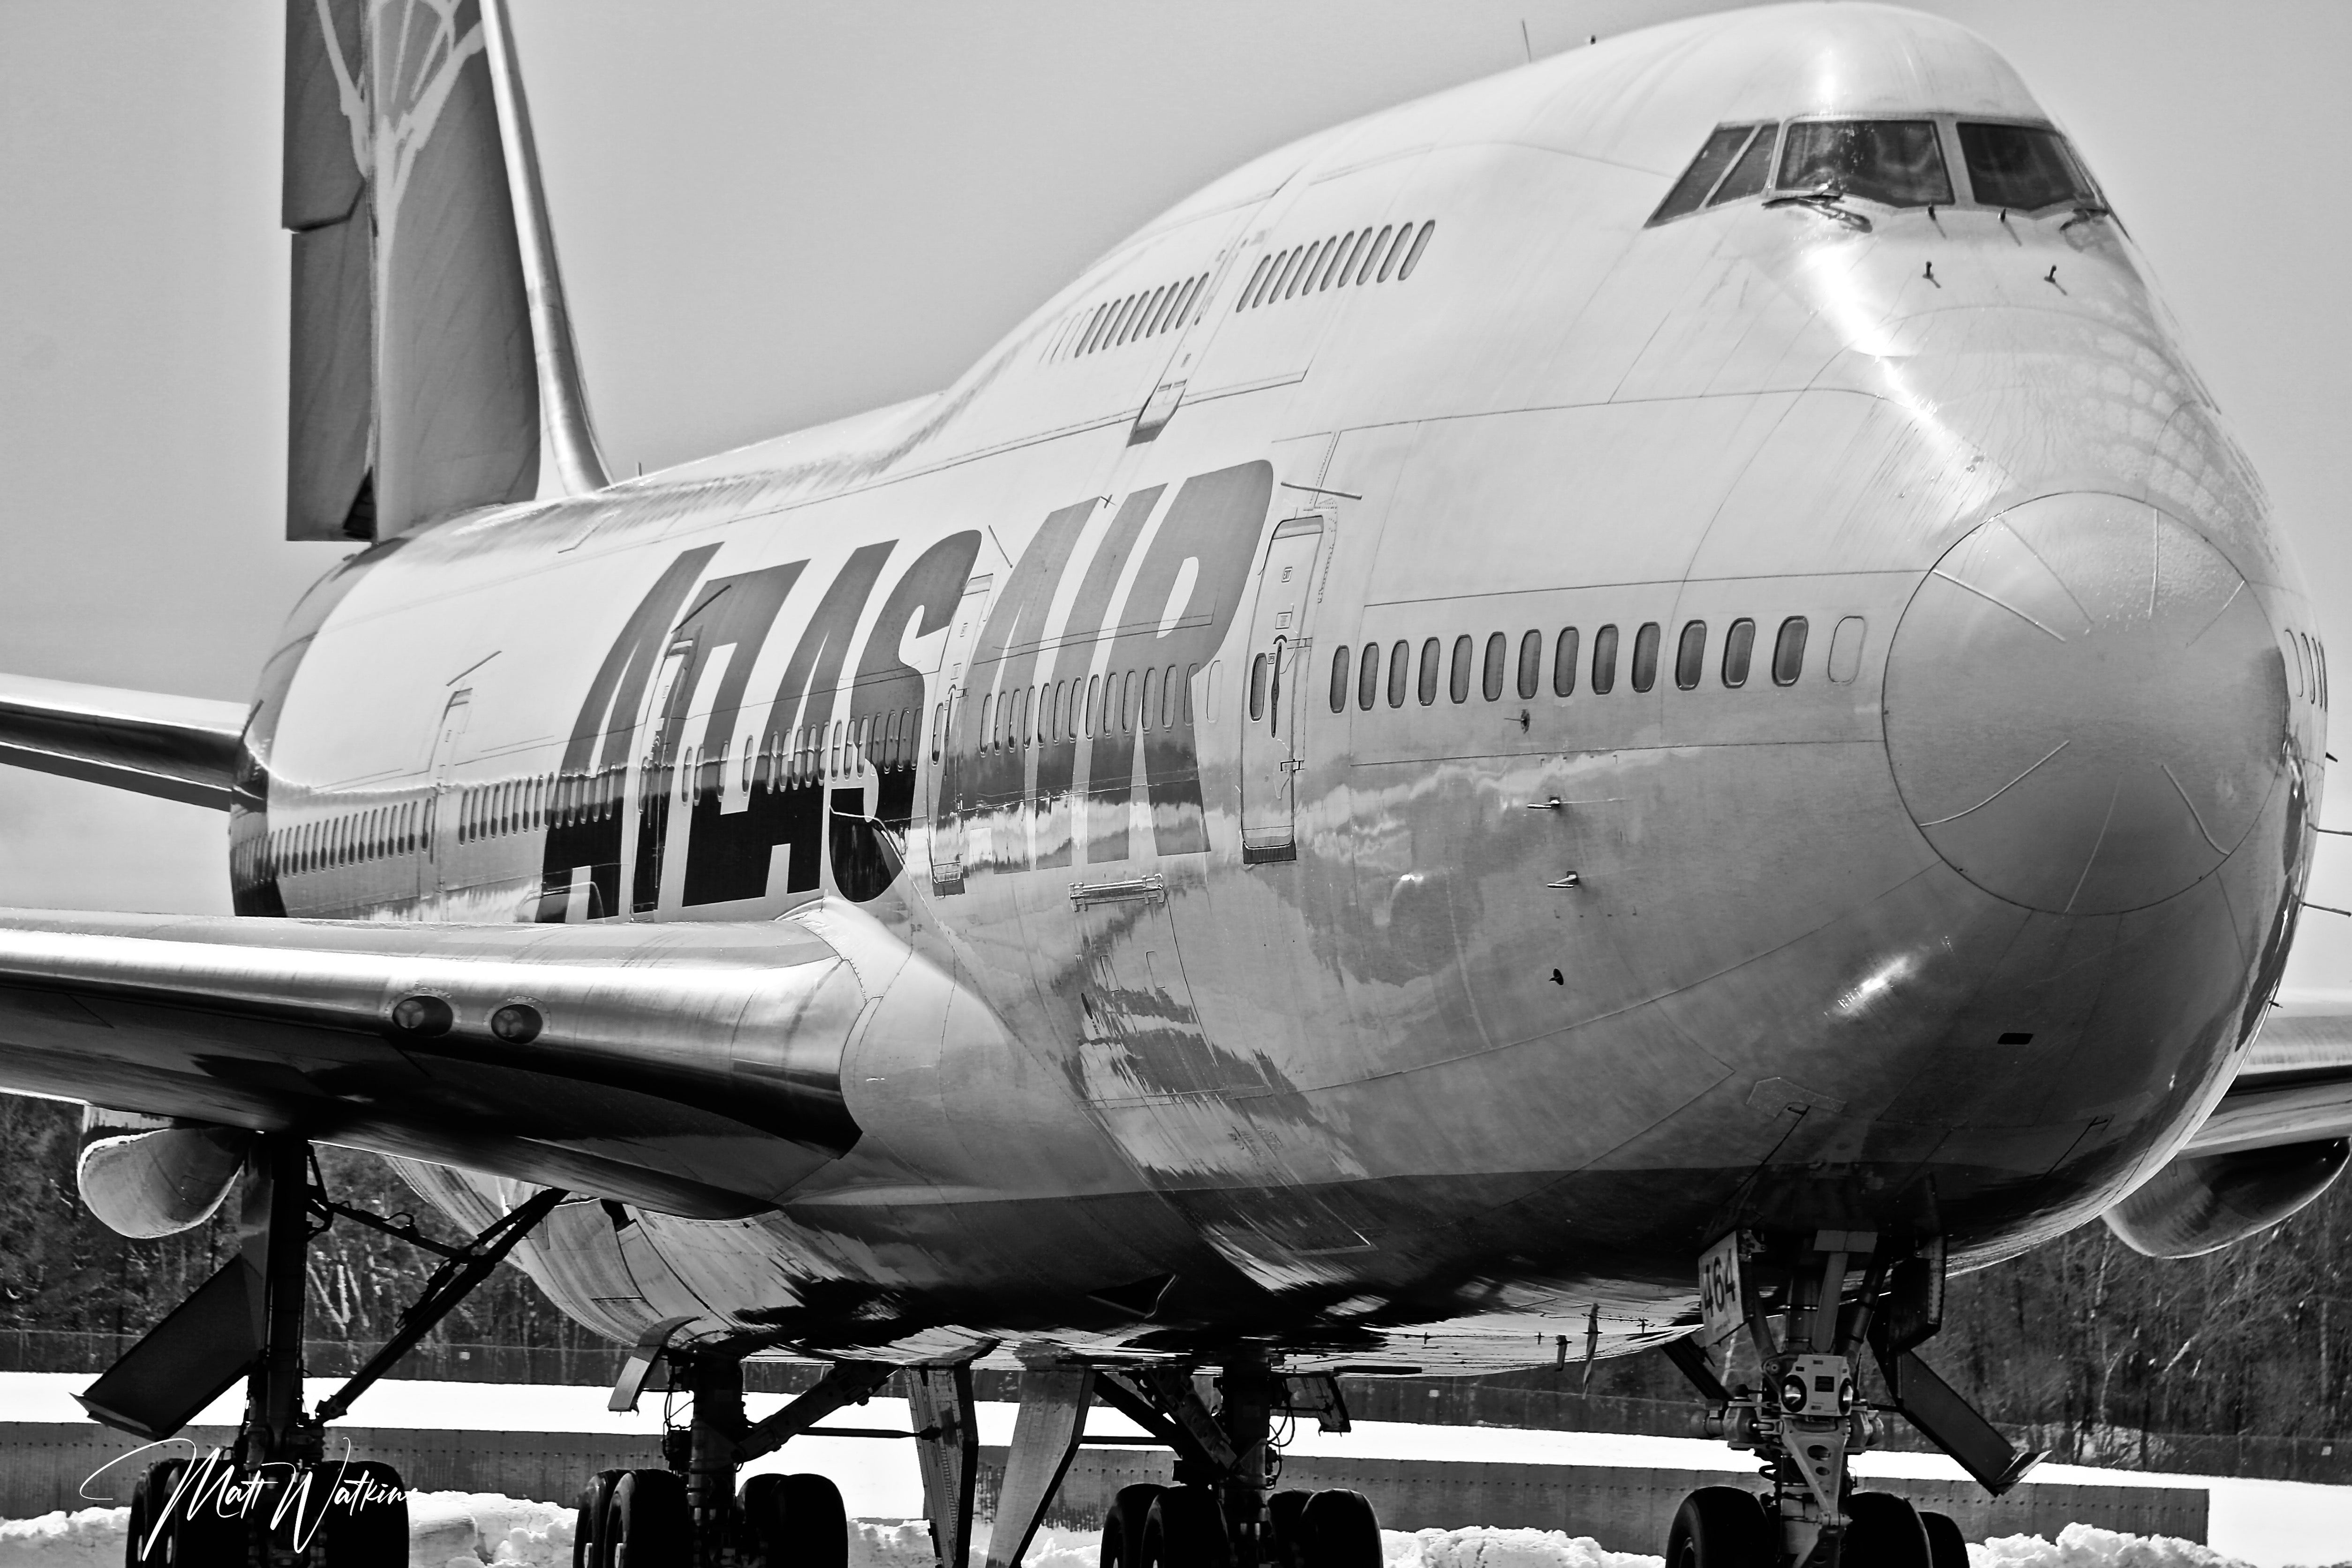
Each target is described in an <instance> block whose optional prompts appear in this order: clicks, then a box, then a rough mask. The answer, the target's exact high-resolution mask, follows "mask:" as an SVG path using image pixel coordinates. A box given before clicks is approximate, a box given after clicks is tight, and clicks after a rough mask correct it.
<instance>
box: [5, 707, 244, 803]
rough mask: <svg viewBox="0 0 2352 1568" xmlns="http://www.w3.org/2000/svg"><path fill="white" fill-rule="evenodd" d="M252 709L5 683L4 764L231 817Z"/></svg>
mask: <svg viewBox="0 0 2352 1568" xmlns="http://www.w3.org/2000/svg"><path fill="white" fill-rule="evenodd" d="M244 730H245V707H244V705H243V704H242V703H236V702H216V701H212V700H207V699H205V698H201V697H173V696H167V695H165V694H163V693H161V692H153V691H127V690H123V689H120V688H117V687H112V686H84V685H81V684H80V683H79V682H76V681H70V680H42V679H37V678H35V677H32V676H28V675H0V763H14V764H15V765H16V766H17V767H22V768H31V769H34V770H35V771H37V772H39V773H58V774H61V775H63V776H64V777H66V778H69V779H82V780H86V781H88V782H89V783H91V784H109V785H111V786H112V787H114V788H116V789H127V790H131V791H135V792H136V793H138V794H140V795H161V796H163V798H164V799H166V800H178V801H185V802H186V803H188V804H189V805H208V806H211V807H213V808H214V809H215V810H216V811H226V810H227V809H228V805H229V795H230V785H231V782H232V780H233V779H234V778H235V776H236V752H237V740H238V737H239V736H240V735H241V734H242V733H243V732H244Z"/></svg>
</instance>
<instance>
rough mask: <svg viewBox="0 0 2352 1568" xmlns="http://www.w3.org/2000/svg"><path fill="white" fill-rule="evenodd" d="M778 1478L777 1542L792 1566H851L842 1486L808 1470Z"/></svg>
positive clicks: (847, 1513) (846, 1567)
mask: <svg viewBox="0 0 2352 1568" xmlns="http://www.w3.org/2000/svg"><path fill="white" fill-rule="evenodd" d="M777 1479H778V1481H779V1482H780V1483H781V1484H780V1485H779V1486H778V1487H777V1488H776V1516H775V1517H776V1542H777V1544H778V1546H779V1547H780V1548H781V1549H782V1552H783V1554H784V1555H785V1556H787V1557H789V1558H790V1559H791V1562H792V1563H793V1568H849V1510H848V1509H847V1508H845V1506H843V1504H842V1500H841V1489H840V1488H839V1487H837V1486H835V1485H834V1484H833V1482H832V1481H830V1480H829V1479H826V1478H824V1476H820V1475H814V1474H811V1473H809V1472H807V1471H803V1472H802V1473H800V1474H798V1475H792V1476H780V1477H778V1478H777ZM776 1561H777V1559H776V1558H774V1557H771V1558H770V1559H769V1562H771V1563H774V1562H776Z"/></svg>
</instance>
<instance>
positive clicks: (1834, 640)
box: [1830, 616, 1864, 686]
mask: <svg viewBox="0 0 2352 1568" xmlns="http://www.w3.org/2000/svg"><path fill="white" fill-rule="evenodd" d="M1863 631H1864V627H1863V622H1862V617H1861V616H1846V617H1845V618H1844V619H1843V620H1842V621H1840V622H1838V624H1837V629H1836V630H1835V631H1833V632H1832V633H1830V679H1832V680H1834V681H1836V682H1837V683H1838V684H1839V685H1840V686H1846V685H1850V684H1852V682H1853V678H1854V677H1855V676H1857V675H1860V674H1861V673H1862V638H1863Z"/></svg>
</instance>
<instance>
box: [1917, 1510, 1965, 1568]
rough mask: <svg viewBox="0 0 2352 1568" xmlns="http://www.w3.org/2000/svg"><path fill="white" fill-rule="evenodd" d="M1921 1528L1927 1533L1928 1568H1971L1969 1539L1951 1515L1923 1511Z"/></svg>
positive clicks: (1920, 1520)
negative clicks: (1961, 1531)
mask: <svg viewBox="0 0 2352 1568" xmlns="http://www.w3.org/2000/svg"><path fill="white" fill-rule="evenodd" d="M1919 1528H1920V1529H1922V1530H1924V1531H1927V1568H1969V1539H1968V1537H1967V1536H1965V1535H1962V1534H1961V1533H1960V1526H1959V1523H1958V1521H1956V1520H1954V1519H1953V1518H1952V1516H1951V1515H1950V1514H1948V1513H1929V1512H1928V1511H1927V1510H1925V1509H1922V1510H1920V1511H1919Z"/></svg>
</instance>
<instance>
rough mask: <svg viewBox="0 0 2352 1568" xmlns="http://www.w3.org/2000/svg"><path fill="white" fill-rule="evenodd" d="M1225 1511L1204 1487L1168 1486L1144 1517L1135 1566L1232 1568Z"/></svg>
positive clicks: (1157, 1567)
mask: <svg viewBox="0 0 2352 1568" xmlns="http://www.w3.org/2000/svg"><path fill="white" fill-rule="evenodd" d="M1232 1563H1233V1549H1232V1545H1231V1543H1230V1542H1227V1541H1226V1539H1225V1515H1224V1510H1223V1509H1221V1508H1219V1507H1218V1506H1217V1497H1216V1494H1215V1493H1214V1492H1213V1491H1211V1490H1210V1489H1208V1488H1206V1487H1170V1488H1169V1489H1167V1490H1166V1491H1163V1492H1161V1493H1160V1495H1159V1496H1158V1497H1156V1498H1154V1499H1153V1500H1151V1511H1150V1512H1149V1513H1147V1514H1146V1515H1144V1518H1143V1551H1142V1552H1141V1553H1140V1554H1139V1560H1138V1563H1137V1568H1231V1565H1232Z"/></svg>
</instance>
